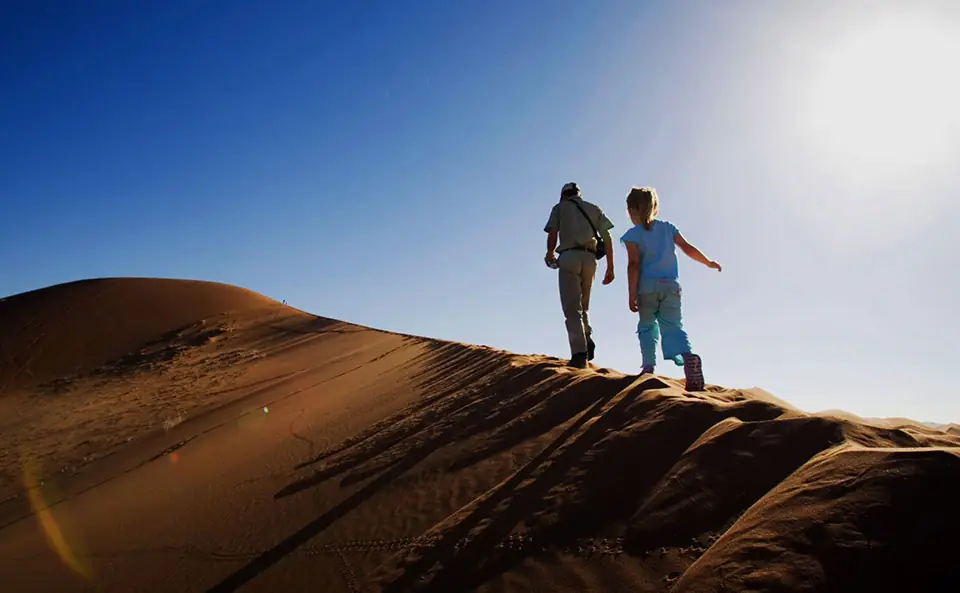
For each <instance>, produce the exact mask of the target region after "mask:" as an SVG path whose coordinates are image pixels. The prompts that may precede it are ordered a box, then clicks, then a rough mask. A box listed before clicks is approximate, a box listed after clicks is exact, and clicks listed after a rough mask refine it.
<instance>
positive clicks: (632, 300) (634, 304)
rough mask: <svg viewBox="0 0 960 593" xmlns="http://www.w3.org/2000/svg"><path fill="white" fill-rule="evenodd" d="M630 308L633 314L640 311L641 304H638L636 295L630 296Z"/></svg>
mask: <svg viewBox="0 0 960 593" xmlns="http://www.w3.org/2000/svg"><path fill="white" fill-rule="evenodd" d="M629 306H630V311H631V312H632V313H636V312H637V311H639V310H640V304H639V302H638V299H637V295H635V294H631V295H630V304H629Z"/></svg>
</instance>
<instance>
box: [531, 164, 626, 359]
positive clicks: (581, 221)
mask: <svg viewBox="0 0 960 593" xmlns="http://www.w3.org/2000/svg"><path fill="white" fill-rule="evenodd" d="M612 228H613V223H612V222H610V219H608V218H607V217H606V215H605V214H604V213H603V210H601V209H600V207H599V206H596V205H594V204H591V203H590V202H587V201H585V200H584V199H583V198H582V197H581V195H580V188H579V187H578V186H577V184H576V183H567V184H566V185H564V186H563V189H562V190H560V201H559V202H558V203H557V204H555V205H554V206H553V209H552V210H551V211H550V218H549V219H548V220H547V224H546V226H545V227H544V228H543V230H544V231H546V233H547V255H546V257H544V258H543V259H544V261H545V262H546V263H547V265H548V266H550V267H551V268H556V269H557V270H559V276H560V280H559V285H560V306H561V307H562V308H563V316H564V317H565V318H566V325H567V337H568V339H569V341H570V353H571V358H570V363H569V364H570V366H573V367H577V368H585V367H586V366H587V361H588V360H593V357H594V351H595V349H596V345H595V344H594V343H593V338H592V337H591V334H592V333H593V330H592V329H591V327H590V321H589V315H588V313H587V312H588V310H589V308H590V289H591V287H592V285H593V279H594V276H595V274H596V271H597V259H598V257H597V250H598V249H603V250H604V252H605V255H604V257H606V259H607V272H606V274H605V275H604V277H603V283H604V284H610V283H611V282H613V244H612V242H611V240H610V229H612ZM598 237H599V238H598ZM558 239H559V240H558ZM555 251H556V253H558V254H559V257H555V256H554V252H555Z"/></svg>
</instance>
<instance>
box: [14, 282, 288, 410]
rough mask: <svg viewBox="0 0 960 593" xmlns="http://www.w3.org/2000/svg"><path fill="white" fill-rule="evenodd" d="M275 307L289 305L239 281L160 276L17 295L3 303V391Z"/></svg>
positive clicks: (78, 284)
mask: <svg viewBox="0 0 960 593" xmlns="http://www.w3.org/2000/svg"><path fill="white" fill-rule="evenodd" d="M271 306H276V307H280V306H281V305H280V304H279V303H277V302H276V301H274V300H272V299H269V298H267V297H265V296H263V295H260V294H257V293H255V292H252V291H249V290H246V289H243V288H239V287H236V286H230V285H226V284H220V283H216V282H202V281H194V280H169V279H159V278H104V279H94V280H81V281H77V282H70V283H66V284H58V285H56V286H50V287H47V288H42V289H39V290H35V291H31V292H27V293H22V294H18V295H14V296H11V297H8V298H6V299H4V300H3V301H0V393H2V391H3V390H5V389H6V390H13V389H17V388H22V387H27V386H31V385H37V384H39V383H43V382H46V381H51V380H54V379H57V378H59V377H62V376H65V375H70V374H76V373H83V372H88V371H91V370H93V369H94V368H96V367H98V366H100V365H103V364H105V363H107V362H110V361H113V360H116V359H118V358H120V357H123V356H125V355H129V354H131V353H132V352H135V351H136V350H137V349H139V348H140V347H142V346H144V345H146V344H148V343H150V342H151V341H154V340H157V339H159V338H162V337H163V336H164V335H165V334H170V333H171V332H176V331H178V330H180V329H182V328H185V327H186V326H189V325H191V324H194V323H196V322H198V321H201V320H203V319H206V318H208V317H213V316H217V315H221V314H224V313H228V312H241V311H249V310H251V309H257V308H264V307H271ZM290 311H291V312H293V311H294V310H293V309H290Z"/></svg>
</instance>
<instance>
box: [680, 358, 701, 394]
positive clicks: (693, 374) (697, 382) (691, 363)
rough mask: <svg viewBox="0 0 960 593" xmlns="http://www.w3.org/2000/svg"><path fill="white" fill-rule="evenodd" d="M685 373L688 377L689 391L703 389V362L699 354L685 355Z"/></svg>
mask: <svg viewBox="0 0 960 593" xmlns="http://www.w3.org/2000/svg"><path fill="white" fill-rule="evenodd" d="M683 375H684V376H685V377H686V378H687V384H686V389H687V391H703V362H702V361H701V360H700V356H699V355H697V354H685V355H684V356H683Z"/></svg>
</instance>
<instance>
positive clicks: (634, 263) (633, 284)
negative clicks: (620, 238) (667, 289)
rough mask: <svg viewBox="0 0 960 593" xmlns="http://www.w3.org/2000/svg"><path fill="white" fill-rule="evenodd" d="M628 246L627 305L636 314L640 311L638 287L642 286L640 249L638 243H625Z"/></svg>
mask: <svg viewBox="0 0 960 593" xmlns="http://www.w3.org/2000/svg"><path fill="white" fill-rule="evenodd" d="M625 245H626V246H627V290H628V296H627V299H628V300H627V303H628V304H629V306H630V310H631V311H633V312H634V313H636V312H637V311H638V310H639V308H640V307H639V303H638V302H637V298H638V295H637V287H638V286H639V285H640V249H639V248H638V247H637V244H636V243H629V242H627V243H625Z"/></svg>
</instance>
